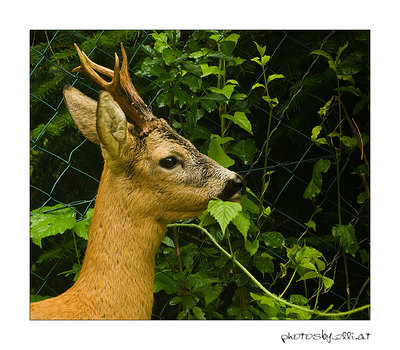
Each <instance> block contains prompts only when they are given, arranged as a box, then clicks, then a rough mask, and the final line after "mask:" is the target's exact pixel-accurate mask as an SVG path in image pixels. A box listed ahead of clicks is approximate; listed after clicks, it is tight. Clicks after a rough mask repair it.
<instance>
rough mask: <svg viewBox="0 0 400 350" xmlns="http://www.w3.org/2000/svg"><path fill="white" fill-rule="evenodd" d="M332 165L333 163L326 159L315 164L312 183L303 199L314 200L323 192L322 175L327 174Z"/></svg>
mask: <svg viewBox="0 0 400 350" xmlns="http://www.w3.org/2000/svg"><path fill="white" fill-rule="evenodd" d="M330 165H331V162H330V161H329V160H324V159H320V160H319V161H318V162H317V163H315V165H314V168H313V174H312V178H311V181H310V183H309V184H308V186H307V188H306V189H305V191H304V194H303V198H305V199H313V198H315V197H316V196H317V195H318V194H319V193H320V192H321V188H322V173H326V172H327V171H328V170H329V167H330Z"/></svg>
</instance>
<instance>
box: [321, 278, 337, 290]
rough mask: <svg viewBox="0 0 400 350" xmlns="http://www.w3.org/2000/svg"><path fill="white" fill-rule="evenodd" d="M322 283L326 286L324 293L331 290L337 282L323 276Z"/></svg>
mask: <svg viewBox="0 0 400 350" xmlns="http://www.w3.org/2000/svg"><path fill="white" fill-rule="evenodd" d="M322 283H323V284H324V291H325V292H326V291H327V290H328V289H329V288H331V287H332V286H333V284H334V283H335V281H334V280H333V279H331V278H328V277H326V276H322Z"/></svg>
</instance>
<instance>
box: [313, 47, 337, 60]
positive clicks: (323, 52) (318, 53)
mask: <svg viewBox="0 0 400 350" xmlns="http://www.w3.org/2000/svg"><path fill="white" fill-rule="evenodd" d="M311 54H314V55H320V56H324V57H325V58H327V59H328V60H329V61H332V62H333V58H332V56H331V55H330V54H329V53H327V52H325V51H323V50H314V51H312V52H311Z"/></svg>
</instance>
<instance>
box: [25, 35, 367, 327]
mask: <svg viewBox="0 0 400 350" xmlns="http://www.w3.org/2000/svg"><path fill="white" fill-rule="evenodd" d="M152 33H153V32H151V31H148V32H146V31H115V32H108V31H32V32H31V73H30V79H31V140H30V147H31V194H30V196H31V210H33V209H38V208H40V209H43V208H45V207H49V206H54V205H56V204H61V205H62V207H68V208H74V210H76V212H77V217H83V216H84V215H85V214H86V212H87V211H88V209H89V208H92V207H93V206H94V202H95V200H96V191H97V187H98V184H99V179H100V174H101V170H102V164H103V161H102V158H101V155H100V152H99V150H98V147H97V146H95V145H93V144H91V143H90V142H89V141H87V140H86V139H84V138H83V136H81V135H80V134H79V133H78V132H77V130H76V128H75V126H74V124H73V122H72V120H71V118H70V117H69V115H68V113H67V111H66V108H65V106H64V101H63V95H62V89H63V86H64V85H68V84H69V85H74V86H76V87H78V88H79V89H80V90H83V92H85V93H86V94H88V95H89V96H92V97H93V98H96V94H97V91H96V89H95V88H94V87H93V86H94V85H93V84H90V83H87V80H85V79H82V76H81V75H80V74H77V73H72V72H71V67H72V68H73V67H76V66H78V65H79V63H78V59H77V55H76V53H75V50H74V48H73V45H72V43H73V42H77V43H78V44H79V45H83V46H84V47H83V50H84V51H85V52H86V53H87V54H88V56H89V57H91V56H93V55H96V57H100V58H101V60H103V61H104V62H106V63H105V64H104V65H106V66H108V67H112V66H113V64H112V61H113V58H114V52H116V51H118V45H119V42H124V43H125V42H128V43H129V44H128V45H129V46H127V45H125V46H126V47H127V50H128V57H129V67H130V71H131V76H132V77H133V80H134V82H135V86H136V88H137V90H138V91H139V93H140V94H141V96H142V97H143V98H144V100H145V101H146V102H147V103H148V105H149V106H150V107H153V110H155V111H157V112H158V114H157V116H158V117H165V118H168V111H167V110H166V109H165V108H164V109H163V108H157V106H156V104H155V101H156V99H157V97H158V96H159V94H160V93H161V92H162V91H161V90H160V87H159V85H158V84H157V82H156V80H155V79H154V80H151V79H149V78H148V77H146V76H143V75H142V76H140V75H139V76H136V74H135V72H136V71H139V70H140V69H141V64H142V63H143V60H144V59H145V57H146V55H145V53H144V51H145V50H144V49H145V47H146V45H149V44H151V43H152V42H153V41H154V40H153V36H152V35H151V34H152ZM237 33H238V34H240V35H241V39H242V38H243V41H244V42H243V43H241V41H240V40H239V43H238V45H237V47H236V49H235V50H236V51H235V52H237V54H238V55H240V57H242V58H243V59H246V61H247V62H248V66H245V67H244V69H243V71H242V72H239V73H238V77H239V78H243V77H244V79H242V80H239V78H237V80H239V81H240V89H241V92H242V93H244V94H246V95H247V98H248V109H249V110H250V112H251V121H252V124H253V127H254V137H255V140H256V149H255V153H254V156H253V157H252V160H251V162H248V163H247V164H240V165H238V167H237V168H235V167H233V168H235V169H234V170H235V171H237V172H239V173H241V174H242V175H244V176H245V178H246V181H247V184H248V186H249V188H251V189H252V190H253V191H254V192H256V193H259V189H260V187H261V177H262V174H263V167H262V164H263V161H264V153H265V147H266V143H267V137H266V130H267V129H266V120H267V117H266V116H268V114H269V110H268V106H267V105H266V104H265V103H263V100H262V99H261V98H260V96H259V95H257V94H256V92H255V90H254V89H252V86H253V85H254V84H256V83H258V82H261V83H262V82H263V72H262V71H261V70H259V69H257V66H256V65H253V66H251V63H252V62H251V59H252V58H253V57H254V53H253V52H249V50H248V49H247V48H248V47H249V46H250V44H249V42H250V43H251V41H253V40H254V41H256V40H257V42H259V43H262V44H265V43H267V51H268V54H269V55H270V60H269V63H268V64H267V65H266V68H265V69H266V72H268V74H274V73H277V74H279V73H283V72H284V75H285V79H284V82H283V83H282V84H283V85H284V87H281V86H280V85H277V88H276V90H275V91H273V92H274V93H275V94H276V95H277V96H279V101H280V105H279V108H277V109H276V110H274V114H273V119H272V125H271V132H270V138H269V140H270V147H271V152H270V153H269V158H268V170H269V171H274V173H273V174H272V175H271V182H270V185H269V187H268V191H267V192H266V196H265V198H264V205H265V206H270V208H271V213H270V215H268V216H266V217H264V218H263V221H262V222H261V227H262V228H265V230H268V231H279V232H282V234H283V235H284V236H285V238H286V239H287V241H288V242H290V240H292V241H296V240H297V239H298V238H299V236H300V235H301V234H302V233H303V232H304V231H305V230H306V229H307V225H306V224H305V223H306V222H307V221H309V220H310V219H311V218H312V213H314V212H315V210H316V208H317V206H319V207H321V208H322V207H323V209H324V210H323V211H322V212H321V213H319V214H318V218H319V220H318V225H319V227H318V230H317V231H316V232H315V231H313V230H309V231H308V232H307V236H308V237H309V241H308V242H309V244H311V243H313V244H315V245H316V246H318V247H323V251H324V254H325V255H326V256H327V260H328V264H327V266H328V270H330V269H331V270H332V271H334V274H335V276H336V277H337V278H338V279H339V276H341V277H340V279H342V280H344V274H343V267H342V266H341V263H340V262H339V257H341V255H342V251H341V250H340V249H339V248H338V244H337V243H336V242H335V240H334V239H333V238H332V234H331V228H332V226H333V225H335V224H337V211H338V200H337V196H338V194H337V177H336V176H335V175H336V174H334V175H329V174H328V175H326V176H324V179H323V191H322V192H321V194H320V195H319V196H318V200H314V201H309V200H308V201H307V200H305V199H303V193H304V190H305V188H306V187H307V185H308V184H309V182H310V180H311V176H312V173H313V166H314V164H315V163H316V162H317V161H318V160H319V159H329V160H331V161H332V162H333V161H334V154H333V153H332V149H331V148H330V147H328V145H321V146H316V144H315V142H313V141H312V140H311V130H312V128H313V126H316V125H325V124H326V123H327V121H328V120H329V119H330V114H331V113H335V112H334V110H333V109H331V110H329V111H328V113H327V115H326V116H325V117H324V118H323V119H321V118H319V117H318V114H317V112H318V110H319V108H321V107H323V106H324V105H325V103H326V102H327V101H328V100H329V99H330V98H331V95H332V90H329V89H325V88H324V86H325V85H328V84H326V82H325V81H324V77H326V74H327V73H326V71H327V70H328V65H327V63H326V61H324V60H323V58H321V57H320V56H318V55H310V53H311V52H312V51H314V50H318V49H321V50H322V49H324V50H327V51H329V50H330V49H331V48H330V45H333V44H332V41H335V40H336V41H340V40H339V39H338V37H341V36H343V37H344V38H346V37H347V36H348V33H345V32H334V31H330V32H329V31H327V32H317V33H316V32H297V31H293V32H290V31H265V32H259V31H257V32H255V31H254V32H248V31H247V32H243V31H242V32H240V31H238V32H237ZM194 35H199V32H198V31H191V32H185V33H184V35H182V38H184V39H185V40H187V42H186V43H185V45H184V46H183V50H185V48H186V47H187V46H190V45H192V42H191V39H192V38H193V36H194ZM316 37H318V38H319V40H316ZM333 39H335V40H333ZM182 40H183V39H182ZM332 50H333V48H332ZM296 57H297V58H298V59H296ZM44 76H46V77H47V78H46V79H47V80H46V81H43V77H44ZM235 78H236V77H235ZM283 85H282V86H283ZM364 113H365V114H366V117H364V116H363V117H362V118H361V117H360V118H359V119H358V120H359V122H358V124H357V125H358V128H359V129H360V130H361V132H362V133H366V134H369V115H368V113H367V112H364ZM160 114H161V115H160ZM203 120H204V121H205V122H204V123H205V124H206V125H211V126H212V125H213V124H215V119H213V118H212V117H211V116H209V115H207V113H206V114H205V115H204V117H203ZM330 126H331V130H333V129H334V128H335V125H330ZM60 141H61V142H60ZM364 152H365V155H366V156H368V148H367V146H365V149H364ZM360 163H362V161H360V150H359V149H358V148H357V147H354V148H353V149H352V150H350V151H349V152H347V153H346V154H345V155H344V156H343V158H342V163H341V164H342V168H341V173H340V175H341V179H342V182H343V183H342V184H341V185H342V188H341V197H342V200H341V208H340V210H341V212H342V222H344V223H352V224H353V226H354V227H355V230H356V232H357V241H358V243H359V244H360V247H361V248H363V249H364V250H365V251H366V252H368V251H369V249H368V245H369V204H368V201H365V202H364V203H357V199H356V194H357V193H358V192H361V190H360V188H362V183H361V181H359V177H357V176H356V175H354V173H356V172H357V167H358V166H359V164H360ZM357 191H358V192H357ZM180 240H181V244H182V245H185V244H188V243H189V242H190V241H189V240H188V238H187V237H186V236H181V237H180ZM71 242H72V241H71ZM71 242H70V241H69V240H68V238H67V236H66V235H63V236H60V237H58V238H55V241H51V240H50V241H49V242H43V245H45V248H46V249H47V251H48V252H49V256H48V257H46V256H43V253H42V251H41V250H40V249H39V248H38V247H37V246H36V245H34V244H32V248H31V266H32V268H31V294H34V295H51V296H55V295H58V294H60V293H61V292H63V289H65V284H66V283H67V284H68V283H71V281H70V280H67V282H65V281H66V277H65V276H59V274H60V273H61V274H62V273H64V272H65V271H67V270H68V271H69V270H71V266H70V265H68V262H66V259H65V257H66V256H69V253H70V252H71V251H76V246H75V247H74V244H75V245H76V244H78V245H79V244H84V243H79V242H78V243H77V242H72V243H71ZM195 243H196V244H197V245H198V246H199V248H200V249H202V247H203V246H204V245H205V244H206V239H205V238H204V239H201V240H200V242H195ZM78 248H79V247H78ZM262 249H263V250H264V251H265V252H267V253H268V254H271V255H272V256H273V257H274V258H276V259H277V261H278V262H281V263H285V261H286V257H284V256H283V255H280V254H278V253H277V252H276V250H274V249H270V248H268V247H266V246H263V247H262ZM360 250H361V249H360ZM358 254H359V253H358ZM72 255H73V254H72ZM46 258H48V259H49V260H48V261H50V263H47V264H45V265H44V264H41V263H42V262H43V261H44V260H45V259H46ZM347 259H348V264H349V271H350V277H351V279H352V280H356V281H357V282H356V285H357V286H359V287H357V288H358V290H362V291H364V284H365V281H366V280H368V277H369V265H368V263H365V262H364V261H363V259H360V257H359V255H356V256H355V257H353V256H352V255H349V254H348V255H347ZM64 275H65V273H64ZM66 275H67V276H68V273H67V274H66ZM71 275H72V274H71ZM316 289H317V288H315V290H316ZM314 293H316V292H314ZM328 295H329V297H328V299H332V300H335V301H337V304H339V305H340V304H344V303H346V295H345V293H344V287H343V285H339V286H338V288H332V289H331V290H330V291H329V293H328ZM360 295H361V292H360V293H359V295H357V298H358V297H360ZM170 299H171V298H170V297H169V296H166V297H165V298H161V297H160V298H158V297H157V296H156V299H155V303H156V305H155V308H154V315H153V318H156V319H164V318H168V317H169V316H168V315H167V314H166V311H165V310H166V308H167V307H168V305H169V301H170Z"/></svg>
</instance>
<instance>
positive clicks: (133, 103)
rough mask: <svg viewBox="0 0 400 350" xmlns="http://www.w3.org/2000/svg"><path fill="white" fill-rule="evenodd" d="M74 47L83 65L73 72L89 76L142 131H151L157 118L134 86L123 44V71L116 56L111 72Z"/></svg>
mask: <svg viewBox="0 0 400 350" xmlns="http://www.w3.org/2000/svg"><path fill="white" fill-rule="evenodd" d="M74 46H75V49H76V51H77V53H78V56H79V60H80V62H81V65H80V66H79V67H76V68H74V69H73V70H72V72H83V73H85V74H86V75H88V76H89V78H91V79H92V80H93V81H94V82H95V83H96V84H97V85H99V86H100V87H101V88H103V89H104V90H106V91H108V92H109V93H110V94H111V96H112V97H113V98H114V100H115V101H116V102H117V103H118V105H119V106H120V107H121V109H122V110H123V112H124V113H125V115H126V117H127V118H128V119H129V120H130V121H132V122H133V123H134V124H135V125H136V126H137V127H139V128H140V129H141V130H142V131H144V132H146V131H149V129H150V124H151V123H150V122H151V121H152V120H154V119H155V116H154V115H153V113H152V112H151V110H150V109H149V107H147V105H146V104H145V103H144V102H143V100H142V98H141V97H140V95H139V94H138V92H137V91H136V89H135V87H134V86H133V83H132V80H131V77H130V75H129V71H128V58H127V56H126V52H125V48H124V45H123V44H122V43H121V52H122V69H121V71H120V69H119V59H118V55H117V54H115V65H114V70H111V69H109V68H106V67H103V66H100V65H98V64H97V63H95V62H93V61H92V60H90V59H89V57H88V56H86V54H85V53H84V52H82V51H81V50H80V49H79V47H78V45H76V44H74ZM97 72H98V73H100V74H103V75H105V76H107V77H109V78H112V80H111V81H110V82H108V81H105V80H104V79H103V78H102V77H100V75H99V74H98V73H97Z"/></svg>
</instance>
